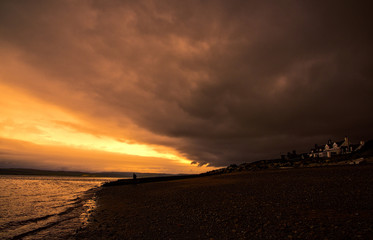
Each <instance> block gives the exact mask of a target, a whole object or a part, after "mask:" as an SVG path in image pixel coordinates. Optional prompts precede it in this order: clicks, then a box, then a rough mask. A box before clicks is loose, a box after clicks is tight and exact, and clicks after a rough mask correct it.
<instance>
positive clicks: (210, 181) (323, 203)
mask: <svg viewBox="0 0 373 240" xmlns="http://www.w3.org/2000/svg"><path fill="white" fill-rule="evenodd" d="M372 170H373V165H371V164H368V165H356V166H333V167H321V168H320V167H316V168H294V169H281V170H275V169H268V170H264V171H248V172H235V173H230V174H221V175H212V176H203V177H193V178H189V179H177V180H173V181H162V182H159V181H158V182H147V183H146V184H127V185H117V186H109V187H103V188H102V189H100V190H99V191H98V192H97V208H96V210H95V211H94V212H93V215H92V216H91V218H90V221H89V224H88V225H87V227H86V228H84V229H80V230H78V231H77V233H76V234H75V236H74V237H73V238H75V239H164V238H167V239H240V238H241V239H324V238H328V239H340V238H349V239H369V238H372V237H373V233H372V225H371V223H372V220H373V219H372V216H373V206H372V202H373V199H372V196H373V189H372V187H371V186H373V179H372V178H373V177H372V176H371V172H372Z"/></svg>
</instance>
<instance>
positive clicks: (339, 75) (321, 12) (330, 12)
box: [0, 1, 373, 166]
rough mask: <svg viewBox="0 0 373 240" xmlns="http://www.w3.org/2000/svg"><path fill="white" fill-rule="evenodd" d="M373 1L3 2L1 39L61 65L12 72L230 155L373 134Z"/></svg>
mask: <svg viewBox="0 0 373 240" xmlns="http://www.w3.org/2000/svg"><path fill="white" fill-rule="evenodd" d="M368 5H369V4H365V3H364V2H363V1H362V2H359V3H353V2H344V1H342V2H338V3H335V2H334V1H322V2H319V3H316V2H314V1H310V2H304V1H303V2H300V1H272V2H263V1H183V2H181V1H139V2H133V1H108V2H104V1H36V2H35V1H33V2H30V1H2V3H1V7H0V9H1V10H0V36H1V38H0V44H1V45H0V46H1V48H8V49H14V51H16V52H17V53H18V54H19V58H20V59H21V60H22V61H24V62H25V63H26V64H29V65H31V66H32V67H33V68H35V69H37V70H38V71H40V72H42V73H43V74H44V75H46V76H47V78H48V80H40V79H39V80H38V79H32V80H31V77H30V79H29V80H28V79H22V80H19V79H18V80H15V79H11V80H9V81H11V84H14V85H18V86H22V87H24V88H27V89H28V90H29V91H31V92H34V93H36V94H38V95H39V96H40V97H42V98H44V99H47V100H49V101H51V102H54V103H58V104H61V105H64V106H65V107H69V108H71V109H75V110H80V111H83V112H85V113H86V114H88V115H90V116H91V117H92V118H107V119H110V121H115V122H117V123H118V125H119V126H121V122H122V124H123V126H124V125H125V122H127V121H130V122H132V123H134V124H136V125H137V126H139V127H141V128H144V129H146V130H148V131H149V132H151V133H153V134H155V135H158V136H166V137H169V139H168V140H164V141H163V140H162V142H161V140H159V139H157V138H155V137H148V138H147V137H142V138H141V139H137V140H138V141H143V142H147V143H153V144H165V145H168V146H171V147H173V148H175V149H177V150H179V151H180V152H181V153H183V154H184V155H185V156H186V157H188V158H189V159H191V160H194V161H196V162H199V163H209V164H211V165H215V166H221V165H226V164H229V163H234V162H236V163H239V162H245V161H252V160H257V159H262V158H270V157H278V156H279V153H280V152H281V151H282V152H287V151H289V150H292V149H293V148H294V149H304V150H306V148H307V147H308V146H309V147H311V146H312V145H313V144H314V143H316V142H317V141H326V140H327V138H342V137H343V136H344V135H345V134H349V135H350V136H351V137H352V138H354V139H356V140H359V139H360V138H365V139H366V138H370V137H372V133H373V129H372V127H371V123H372V120H373V119H372V118H373V114H372V112H371V110H370V108H371V107H372V104H371V103H372V102H373V97H372V94H371V92H372V89H373V86H372V85H373V84H372V76H373V72H372V69H373V68H372V60H371V56H372V46H371V45H372V44H371V42H372V38H371V36H372V30H371V29H372V28H371V26H370V25H371V24H370V23H371V22H372V19H371V17H370V15H371V14H370V10H369V7H368ZM2 80H3V79H2ZM4 81H5V80H4ZM52 83H53V84H56V85H53V84H52ZM57 86H58V88H61V87H62V88H64V89H65V91H67V92H71V93H72V95H73V96H75V95H79V94H80V95H79V96H83V98H84V99H89V100H87V101H85V102H81V103H80V104H76V102H74V101H70V100H68V98H69V97H71V96H65V95H66V94H65V95H61V94H58V93H56V92H58V89H57ZM46 88H48V89H49V90H46ZM50 89H52V90H50ZM113 119H115V120H113ZM108 121H109V120H108ZM155 135H154V136H155Z"/></svg>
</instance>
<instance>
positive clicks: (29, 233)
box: [11, 217, 74, 239]
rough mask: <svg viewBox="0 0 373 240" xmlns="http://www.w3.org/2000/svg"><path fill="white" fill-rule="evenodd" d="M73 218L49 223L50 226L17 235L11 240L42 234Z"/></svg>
mask: <svg viewBox="0 0 373 240" xmlns="http://www.w3.org/2000/svg"><path fill="white" fill-rule="evenodd" d="M73 218H74V217H69V218H66V219H62V220H60V221H57V222H51V223H49V224H47V225H45V226H43V227H39V228H36V229H33V230H31V231H28V232H25V233H22V234H19V235H17V236H14V237H12V238H11V239H22V238H24V237H26V236H29V235H33V234H36V233H38V232H40V231H43V230H45V229H48V228H51V227H53V226H55V225H57V224H60V223H62V222H65V221H68V220H71V219H73Z"/></svg>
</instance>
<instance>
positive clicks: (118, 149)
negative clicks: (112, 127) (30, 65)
mask: <svg viewBox="0 0 373 240" xmlns="http://www.w3.org/2000/svg"><path fill="white" fill-rule="evenodd" d="M0 92H1V93H2V97H1V98H0V137H1V138H4V139H12V140H22V141H25V142H30V143H34V144H38V145H43V146H61V147H69V148H73V149H80V150H85V151H86V154H87V156H89V155H91V154H89V151H102V152H108V153H117V154H124V155H132V156H134V157H136V156H138V157H149V158H151V159H149V161H150V160H151V161H153V162H154V159H157V161H161V162H162V159H168V160H172V161H165V162H167V164H168V165H169V164H170V163H171V164H172V163H174V164H175V166H177V168H176V169H174V171H178V172H185V171H186V172H203V171H208V170H209V169H213V168H210V167H202V168H201V167H196V166H191V165H190V163H191V161H190V160H188V159H185V158H183V157H182V156H180V155H179V154H178V153H177V152H176V151H174V150H172V149H165V148H164V147H162V149H163V150H162V151H157V150H155V148H154V146H150V145H146V144H136V143H134V144H130V143H126V142H125V141H123V140H121V141H118V140H116V139H114V138H111V137H110V136H98V135H95V134H90V133H87V132H81V131H78V130H77V129H74V128H72V127H70V126H69V125H68V124H71V125H76V126H89V123H88V122H86V121H85V120H82V119H79V118H78V117H77V116H74V114H73V113H72V112H68V111H66V110H64V109H62V108H59V107H57V106H54V105H52V104H49V103H46V102H43V101H42V100H40V99H37V98H34V97H32V96H29V95H27V94H26V93H24V92H22V91H19V90H16V89H15V88H11V87H9V86H6V85H0ZM82 153H84V151H81V152H80V153H79V154H82ZM75 157H76V158H78V159H79V158H83V157H84V156H75ZM132 158H133V157H132ZM105 162H106V164H107V166H106V167H103V168H104V169H111V170H112V171H113V170H117V171H119V170H121V171H126V170H128V166H126V163H125V161H124V162H123V165H122V166H120V164H119V166H117V167H119V169H118V168H117V169H113V168H112V167H111V166H110V159H105ZM152 164H153V163H152V162H149V163H146V165H147V166H148V167H151V165H152ZM158 164H159V163H157V165H158ZM116 165H118V161H117V160H116ZM135 168H136V169H134V166H131V170H134V171H136V170H138V169H139V168H140V166H135ZM141 168H142V169H143V170H149V171H151V170H153V172H158V171H159V170H160V169H146V167H145V166H142V167H141ZM170 168H171V169H172V168H173V167H172V166H170ZM93 169H97V168H94V167H93ZM165 169H167V168H165ZM166 171H167V170H166Z"/></svg>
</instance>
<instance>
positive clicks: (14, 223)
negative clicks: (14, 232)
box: [0, 214, 57, 231]
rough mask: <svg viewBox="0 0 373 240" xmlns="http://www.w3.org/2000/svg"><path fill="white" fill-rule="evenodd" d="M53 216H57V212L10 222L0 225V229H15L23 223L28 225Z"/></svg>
mask: <svg viewBox="0 0 373 240" xmlns="http://www.w3.org/2000/svg"><path fill="white" fill-rule="evenodd" d="M53 216H57V214H50V215H45V216H42V217H37V218H30V219H27V220H22V221H12V222H8V223H6V224H3V225H2V226H0V231H1V230H4V229H14V228H17V227H19V226H23V225H26V224H29V223H34V222H38V221H43V220H46V219H48V218H50V217H53Z"/></svg>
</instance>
